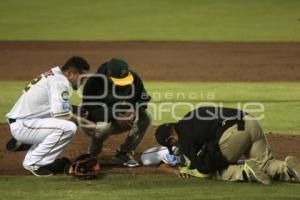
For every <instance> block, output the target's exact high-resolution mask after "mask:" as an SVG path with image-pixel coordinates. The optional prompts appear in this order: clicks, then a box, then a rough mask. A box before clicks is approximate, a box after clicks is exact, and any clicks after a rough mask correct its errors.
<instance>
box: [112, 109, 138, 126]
mask: <svg viewBox="0 0 300 200" xmlns="http://www.w3.org/2000/svg"><path fill="white" fill-rule="evenodd" d="M134 120H135V112H134V110H128V111H126V112H125V113H119V114H118V119H116V122H117V124H118V125H119V126H120V127H121V128H123V129H130V128H131V127H132V125H133V122H134Z"/></svg>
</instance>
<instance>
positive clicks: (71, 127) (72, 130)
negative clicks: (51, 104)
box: [63, 120, 77, 135]
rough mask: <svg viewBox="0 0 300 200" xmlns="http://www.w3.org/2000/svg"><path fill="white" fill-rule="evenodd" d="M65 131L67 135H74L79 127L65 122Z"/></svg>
mask: <svg viewBox="0 0 300 200" xmlns="http://www.w3.org/2000/svg"><path fill="white" fill-rule="evenodd" d="M63 131H64V132H65V133H66V132H67V133H70V134H72V135H74V134H75V133H76V131H77V126H76V124H75V123H74V122H71V121H67V120H65V122H64V126H63Z"/></svg>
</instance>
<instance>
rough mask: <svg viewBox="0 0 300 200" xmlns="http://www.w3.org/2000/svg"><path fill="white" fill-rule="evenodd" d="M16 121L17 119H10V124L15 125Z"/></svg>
mask: <svg viewBox="0 0 300 200" xmlns="http://www.w3.org/2000/svg"><path fill="white" fill-rule="evenodd" d="M16 121H17V120H16V119H12V118H8V123H10V124H12V123H15V122H16Z"/></svg>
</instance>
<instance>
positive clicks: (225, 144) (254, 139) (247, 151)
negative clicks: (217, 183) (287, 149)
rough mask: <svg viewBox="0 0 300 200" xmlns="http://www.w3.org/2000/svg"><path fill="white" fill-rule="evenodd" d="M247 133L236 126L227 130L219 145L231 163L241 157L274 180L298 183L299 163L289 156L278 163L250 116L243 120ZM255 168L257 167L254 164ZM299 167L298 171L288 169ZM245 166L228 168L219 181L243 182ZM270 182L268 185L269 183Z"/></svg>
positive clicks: (221, 174)
mask: <svg viewBox="0 0 300 200" xmlns="http://www.w3.org/2000/svg"><path fill="white" fill-rule="evenodd" d="M243 119H244V122H245V130H243V131H239V130H238V129H237V125H234V126H232V127H230V128H229V129H227V130H226V131H225V132H224V133H223V135H222V137H221V138H220V140H219V146H220V150H221V152H222V154H223V155H224V157H225V158H226V159H227V160H228V161H229V162H230V163H234V162H237V161H238V159H240V158H241V157H242V156H244V157H245V158H246V163H247V162H248V163H250V164H252V162H254V163H255V164H256V165H257V166H258V168H259V169H260V170H261V171H262V172H264V173H265V174H267V175H268V176H269V177H270V179H272V180H281V181H296V182H299V175H296V174H294V175H293V173H297V171H298V172H299V165H298V166H295V165H296V163H299V162H298V161H297V160H296V159H295V158H294V157H292V156H288V157H286V159H285V161H280V160H276V159H275V158H274V156H273V153H272V151H271V149H270V145H269V143H268V141H267V138H266V136H265V134H264V132H263V130H262V128H261V126H260V125H259V123H258V121H257V120H256V119H254V118H253V117H252V116H250V115H246V116H245V117H244V118H243ZM252 165H254V164H252ZM289 167H290V168H295V167H297V169H298V170H297V171H295V172H293V170H291V169H289ZM243 170H244V165H229V166H228V168H226V169H224V170H223V171H222V172H220V173H217V175H216V178H217V179H220V180H227V181H242V180H244V177H245V175H244V174H243ZM268 182H269V181H267V182H266V183H268Z"/></svg>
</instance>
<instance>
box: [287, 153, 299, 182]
mask: <svg viewBox="0 0 300 200" xmlns="http://www.w3.org/2000/svg"><path fill="white" fill-rule="evenodd" d="M285 163H286V167H287V169H288V174H289V176H290V178H291V180H292V181H294V182H296V183H300V161H299V160H297V159H296V158H295V157H294V156H288V157H286V158H285Z"/></svg>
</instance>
